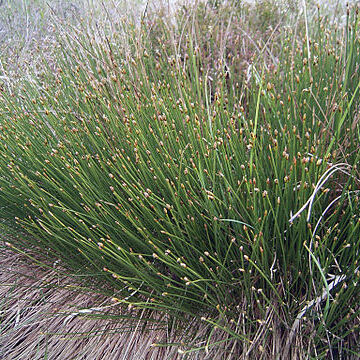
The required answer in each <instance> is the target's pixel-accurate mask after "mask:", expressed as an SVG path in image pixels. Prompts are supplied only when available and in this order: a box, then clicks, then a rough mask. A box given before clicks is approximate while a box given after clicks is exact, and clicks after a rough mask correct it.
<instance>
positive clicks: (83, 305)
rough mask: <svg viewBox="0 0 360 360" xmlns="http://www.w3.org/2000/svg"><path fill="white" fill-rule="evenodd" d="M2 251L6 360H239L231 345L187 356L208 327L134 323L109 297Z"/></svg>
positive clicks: (0, 296) (0, 313) (0, 330)
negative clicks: (178, 331) (179, 328)
mask: <svg viewBox="0 0 360 360" xmlns="http://www.w3.org/2000/svg"><path fill="white" fill-rule="evenodd" d="M1 250H2V251H1V253H0V359H1V360H29V359H31V360H37V359H57V360H62V359H64V360H65V359H66V360H70V359H73V360H75V359H76V360H83V359H87V360H102V359H109V360H111V359H118V360H122V359H123V360H129V359H137V360H166V359H171V360H176V359H192V360H193V359H194V360H195V359H204V360H205V359H232V358H233V354H232V351H231V350H234V349H232V347H233V345H230V344H229V345H228V346H229V348H228V349H226V348H224V347H219V348H217V349H215V348H214V349H209V351H208V352H207V353H206V352H205V351H200V352H199V351H198V352H192V353H190V354H188V355H182V354H181V353H180V352H179V349H180V347H181V346H182V348H184V345H185V343H187V342H188V339H186V337H187V336H188V335H189V333H190V332H191V331H190V329H191V330H192V331H193V330H194V329H195V330H196V334H195V337H192V339H196V338H199V339H201V338H204V336H205V337H206V329H205V327H201V326H200V327H199V326H198V325H197V324H195V323H194V322H191V321H189V322H188V323H187V328H185V329H184V328H183V330H184V331H182V332H181V334H176V333H175V331H174V329H175V326H170V325H169V324H168V321H166V320H161V319H160V318H158V319H156V316H154V315H152V316H151V318H152V321H151V319H150V320H148V321H146V320H145V318H148V319H149V315H148V314H144V312H142V313H140V316H139V315H138V314H135V313H133V315H134V319H132V320H131V319H130V318H129V316H130V315H129V314H130V312H127V314H124V311H123V313H122V314H121V311H120V310H119V306H116V304H114V302H111V301H110V300H109V297H106V296H104V295H96V294H94V293H93V292H90V291H89V290H88V291H86V288H82V287H81V286H75V285H74V282H72V283H71V284H70V281H71V280H70V281H69V278H68V277H66V276H65V275H59V272H57V271H54V270H51V269H47V270H46V269H43V268H40V267H39V266H38V265H34V264H31V263H29V260H28V259H25V258H24V257H23V256H21V255H18V254H15V253H13V252H11V251H8V250H6V249H4V248H2V249H1ZM79 309H93V310H79ZM75 314H77V315H75ZM122 316H123V320H121V317H122ZM139 318H140V319H139ZM219 336H221V335H220V334H219ZM222 336H223V335H222ZM216 337H217V335H216V333H214V334H213V335H212V341H216ZM154 343H157V344H161V343H173V344H177V345H175V346H160V347H159V346H153V344H154ZM193 344H194V343H193ZM195 345H198V346H201V345H203V344H199V343H198V344H195ZM179 346H180V347H179Z"/></svg>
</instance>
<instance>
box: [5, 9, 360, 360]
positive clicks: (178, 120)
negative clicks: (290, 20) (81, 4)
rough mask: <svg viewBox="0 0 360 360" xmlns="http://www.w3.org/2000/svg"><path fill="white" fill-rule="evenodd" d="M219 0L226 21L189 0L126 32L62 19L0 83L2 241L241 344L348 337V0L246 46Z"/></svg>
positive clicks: (352, 196) (354, 244) (351, 183)
mask: <svg viewBox="0 0 360 360" xmlns="http://www.w3.org/2000/svg"><path fill="white" fill-rule="evenodd" d="M225 10H226V11H224V12H223V13H222V14H227V15H223V16H224V24H222V25H219V24H218V23H217V22H216V16H217V15H218V11H220V10H217V9H206V8H203V7H201V6H199V8H197V10H196V11H197V13H196V12H195V14H199V16H198V17H196V16H192V15H188V14H187V13H186V9H185V10H184V11H183V12H181V11H180V12H179V13H178V18H177V22H176V24H173V23H169V22H167V21H166V20H164V19H162V18H158V17H156V16H151V15H149V17H148V18H145V19H143V22H142V24H141V26H139V27H137V26H132V25H123V24H122V25H121V26H122V28H121V34H123V33H124V28H125V30H126V31H125V33H126V34H127V38H126V41H127V42H125V39H124V37H123V36H119V35H117V34H119V33H120V28H119V32H118V33H117V32H116V29H117V26H119V27H120V25H117V24H113V25H114V29H113V31H114V32H113V33H112V37H111V38H109V37H108V36H106V35H105V34H101V33H100V32H98V33H97V34H96V39H97V40H96V41H95V38H93V37H92V34H91V27H90V28H89V27H85V26H84V27H83V28H81V27H78V28H76V29H75V28H73V29H72V30H71V31H69V32H68V33H67V34H66V35H65V36H64V37H62V38H60V39H59V41H60V43H61V45H62V46H61V51H62V53H61V54H59V58H58V62H57V64H56V69H57V70H56V73H55V74H53V73H51V72H50V71H49V72H47V73H45V74H44V76H43V77H42V78H40V79H38V80H36V81H29V82H26V80H24V81H23V82H22V84H21V86H19V87H17V88H16V89H15V90H12V91H7V90H6V89H3V91H2V98H1V102H0V107H1V109H0V111H1V128H0V130H1V137H0V140H1V141H0V148H1V156H0V169H1V175H0V186H1V192H0V198H1V202H2V204H3V205H2V217H3V218H7V219H8V221H10V222H12V221H13V223H14V226H15V224H16V226H21V227H22V228H23V229H24V230H25V231H26V233H28V234H29V236H27V237H26V240H25V241H24V242H22V243H19V242H11V241H9V247H12V248H21V249H24V248H25V249H26V248H32V247H36V248H38V249H41V251H43V252H45V253H48V252H51V255H52V256H55V257H59V258H61V260H62V262H63V263H64V264H66V266H68V267H69V268H71V269H73V270H79V269H80V270H81V271H83V272H84V273H87V272H93V273H94V274H98V275H97V276H96V279H97V280H98V281H99V286H100V284H101V282H105V283H106V284H108V285H109V286H111V287H113V288H115V289H117V290H118V291H120V293H121V296H120V298H119V299H120V301H119V302H120V303H123V304H124V305H126V306H128V305H130V306H132V307H136V308H149V309H155V310H161V311H164V312H166V313H169V314H172V315H175V316H181V314H184V313H187V314H189V315H191V316H194V317H196V318H198V319H199V320H202V321H204V322H205V323H208V324H209V328H213V329H215V328H218V329H220V330H222V331H223V332H224V333H227V334H228V337H227V338H226V341H238V343H239V344H240V345H238V347H239V349H238V351H239V354H243V355H245V354H261V353H262V352H264V353H266V352H271V351H272V350H270V349H269V348H268V347H270V345H269V344H277V345H274V346H275V352H279V353H287V354H288V355H289V354H291V351H293V353H294V354H295V353H296V351H300V352H301V353H302V354H304V353H311V354H313V356H317V358H321V357H323V358H325V356H326V354H327V352H328V351H334V352H335V353H336V351H338V350H337V349H338V348H340V347H342V348H349V349H351V348H352V349H354V347H353V346H355V345H353V341H354V337H353V336H354V333H355V332H358V328H357V326H358V316H359V307H358V305H357V304H358V300H359V292H358V289H357V278H358V274H359V269H358V255H359V241H360V237H359V235H360V234H359V227H360V219H359V203H358V200H359V171H358V165H357V164H358V162H359V141H360V136H359V131H360V130H359V84H360V83H359V75H358V74H359V71H358V69H359V55H360V54H359V50H360V42H359V29H358V15H357V12H355V11H352V12H351V13H349V14H348V17H347V23H346V27H344V28H339V29H337V28H336V27H334V25H332V24H331V23H330V22H328V21H326V19H322V18H321V17H318V18H317V19H316V20H313V21H314V23H311V24H308V23H307V19H306V18H305V20H304V26H303V29H304V31H305V32H304V33H300V34H299V33H296V32H295V31H293V30H291V29H286V28H282V29H281V30H279V33H278V34H277V35H276V44H275V45H274V46H273V47H271V49H272V51H271V52H270V51H269V50H268V49H269V46H268V44H266V43H265V44H264V43H263V42H261V40H259V41H258V45H256V46H254V43H253V42H251V41H249V44H248V46H247V47H246V49H245V50H247V51H248V52H249V53H245V52H244V51H243V48H242V47H241V43H240V38H238V39H236V38H235V37H233V36H232V35H234V34H235V31H234V29H239V28H240V27H241V21H242V17H241V16H242V15H241V14H240V13H237V12H236V11H235V10H234V9H230V10H229V9H228V8H226V9H225ZM203 14H207V17H204V16H203ZM227 16H228V17H227ZM202 19H205V20H206V21H208V22H209V24H208V26H213V28H215V29H216V33H215V34H216V35H217V36H218V38H217V40H219V41H214V39H213V37H212V36H208V34H207V33H206V31H204V29H202V28H201V24H202V22H201V21H202ZM230 19H231V20H230ZM205 20H204V21H205ZM232 31H234V32H232ZM307 34H308V36H307ZM102 36H103V39H102V41H101V37H102ZM269 41H272V40H271V38H270V40H269ZM244 59H245V60H246V61H245V62H244ZM295 337H297V338H298V339H301V340H300V341H301V343H302V345H301V346H300V350H297V349H296V348H295V347H292V345H293V343H294V338H295ZM211 338H212V331H211V332H210V334H209V337H208V340H207V343H206V345H204V346H200V348H201V349H207V348H209V347H211V345H216V343H215V344H213V343H212V341H211ZM277 338H279V339H280V341H279V342H277V341H278V340H277ZM297 341H299V340H297ZM308 342H310V343H311V348H309V349H304V348H303V347H304V346H305V344H307V343H308ZM271 346H272V345H271ZM328 349H330V350H328ZM192 350H194V349H190V351H192ZM356 351H358V349H356ZM253 356H257V355H253ZM259 356H260V355H259ZM289 356H290V355H289Z"/></svg>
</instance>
